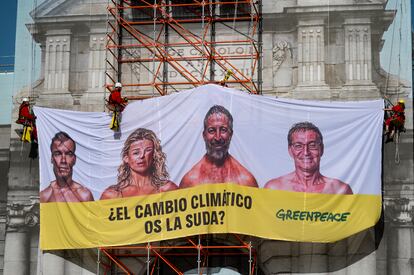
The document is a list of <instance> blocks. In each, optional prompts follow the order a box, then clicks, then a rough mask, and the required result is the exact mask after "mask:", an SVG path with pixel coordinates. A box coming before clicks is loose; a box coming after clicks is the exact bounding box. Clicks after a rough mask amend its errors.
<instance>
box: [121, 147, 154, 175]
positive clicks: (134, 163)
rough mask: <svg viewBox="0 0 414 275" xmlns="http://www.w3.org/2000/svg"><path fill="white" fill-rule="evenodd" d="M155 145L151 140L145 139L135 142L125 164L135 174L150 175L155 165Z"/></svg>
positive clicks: (125, 159) (130, 148)
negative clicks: (153, 164)
mask: <svg viewBox="0 0 414 275" xmlns="http://www.w3.org/2000/svg"><path fill="white" fill-rule="evenodd" d="M153 157H154V143H153V142H152V141H151V140H147V139H143V140H138V141H135V142H133V143H132V144H131V146H130V147H129V151H128V155H127V156H126V157H125V158H124V162H125V163H128V165H129V167H130V168H131V170H132V171H134V172H135V173H138V174H141V175H148V174H149V172H150V168H151V166H152V163H153Z"/></svg>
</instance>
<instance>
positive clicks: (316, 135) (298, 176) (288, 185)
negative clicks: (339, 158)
mask: <svg viewBox="0 0 414 275" xmlns="http://www.w3.org/2000/svg"><path fill="white" fill-rule="evenodd" d="M323 150H324V145H323V137H322V133H321V132H320V130H319V128H318V127H316V126H315V125H313V124H312V123H310V122H299V123H296V124H294V125H293V126H292V128H291V129H290V130H289V133H288V152H289V155H290V156H291V157H292V158H293V160H294V162H295V171H293V172H291V173H289V174H287V175H284V176H281V177H278V178H276V179H272V180H270V181H269V182H267V183H266V185H265V187H264V188H270V189H276V190H287V191H295V192H307V193H325V194H352V189H351V187H350V186H349V185H348V184H346V183H344V182H342V181H340V180H338V179H334V178H328V177H325V176H324V175H322V174H321V173H320V171H319V168H320V167H319V166H320V161H321V157H322V155H323Z"/></svg>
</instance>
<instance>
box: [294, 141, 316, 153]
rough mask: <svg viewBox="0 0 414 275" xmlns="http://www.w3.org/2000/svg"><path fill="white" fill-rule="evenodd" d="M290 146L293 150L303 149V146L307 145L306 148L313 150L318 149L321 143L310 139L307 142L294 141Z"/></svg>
mask: <svg viewBox="0 0 414 275" xmlns="http://www.w3.org/2000/svg"><path fill="white" fill-rule="evenodd" d="M291 146H292V148H293V149H294V150H295V151H303V150H304V149H305V147H308V150H311V151H315V150H319V148H320V146H321V143H320V142H316V141H312V142H309V143H307V144H303V143H300V142H295V143H292V144H291Z"/></svg>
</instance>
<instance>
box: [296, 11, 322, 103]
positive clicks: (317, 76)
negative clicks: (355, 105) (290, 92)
mask: <svg viewBox="0 0 414 275" xmlns="http://www.w3.org/2000/svg"><path fill="white" fill-rule="evenodd" d="M326 91H328V86H327V85H326V82H325V23H324V20H323V19H309V20H299V23H298V84H297V87H296V90H295V91H294V96H295V97H301V98H314V97H315V96H317V97H318V98H326V97H329V93H327V92H326ZM310 92H312V93H310Z"/></svg>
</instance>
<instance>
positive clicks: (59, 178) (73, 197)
mask: <svg viewBox="0 0 414 275" xmlns="http://www.w3.org/2000/svg"><path fill="white" fill-rule="evenodd" d="M75 150H76V143H75V141H74V140H73V139H72V138H71V137H70V136H69V135H68V134H67V133H65V132H58V133H57V134H56V135H55V136H54V137H53V138H52V142H51V144H50V151H51V154H52V156H51V161H52V164H53V172H54V174H55V177H56V180H54V181H52V182H51V183H50V185H49V186H48V187H46V188H45V189H43V190H42V191H41V192H40V202H83V201H93V196H92V193H91V191H89V189H88V188H86V187H84V186H83V185H82V184H80V183H78V182H76V181H74V180H73V179H72V173H73V166H74V165H75V163H76V155H75Z"/></svg>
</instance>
